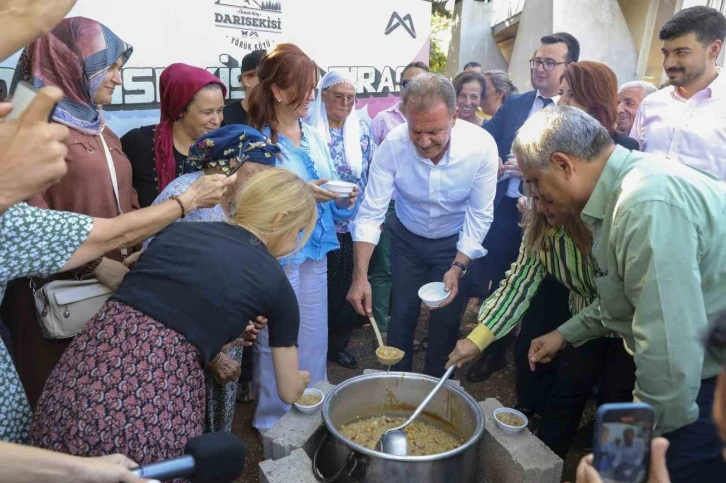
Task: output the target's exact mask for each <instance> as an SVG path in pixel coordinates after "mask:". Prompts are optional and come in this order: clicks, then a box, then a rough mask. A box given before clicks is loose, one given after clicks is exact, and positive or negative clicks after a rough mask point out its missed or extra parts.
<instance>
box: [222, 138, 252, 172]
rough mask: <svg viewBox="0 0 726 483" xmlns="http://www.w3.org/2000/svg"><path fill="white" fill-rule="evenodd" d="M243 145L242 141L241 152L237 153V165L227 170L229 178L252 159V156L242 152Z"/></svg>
mask: <svg viewBox="0 0 726 483" xmlns="http://www.w3.org/2000/svg"><path fill="white" fill-rule="evenodd" d="M242 146H243V144H242V143H240V146H239V153H237V165H236V166H235V167H234V168H232V169H230V170H229V171H228V172H227V177H228V178H229V177H230V176H232V175H233V174H234V173H236V172H237V171H239V169H240V168H241V167H242V165H243V164H245V163H246V162H247V160H248V159H250V157H249V156H247V155H246V154H242Z"/></svg>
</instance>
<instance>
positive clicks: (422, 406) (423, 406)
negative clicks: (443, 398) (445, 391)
mask: <svg viewBox="0 0 726 483" xmlns="http://www.w3.org/2000/svg"><path fill="white" fill-rule="evenodd" d="M455 370H456V364H452V365H451V367H449V368H448V369H447V371H446V372H445V373H444V375H443V376H442V377H441V380H439V382H438V384H436V387H434V390H433V391H431V393H430V394H429V395H428V396H426V399H424V400H423V401H422V402H421V404H419V405H418V407H417V408H416V410H415V411H414V412H413V414H412V415H411V417H410V418H408V421H406V422H405V423H403V425H402V426H399V427H398V428H397V429H403V428H405V427H406V426H408V425H409V424H411V423H412V422H413V420H414V419H416V418H417V417H419V415H420V414H421V413H422V412H423V410H424V409H426V406H428V405H429V403H430V402H431V400H432V399H433V398H434V396H436V393H438V392H439V390H440V389H441V388H442V387H443V385H444V384H446V381H447V380H448V379H449V377H451V375H452V374H453V373H454V371H455Z"/></svg>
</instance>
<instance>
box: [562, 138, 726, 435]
mask: <svg viewBox="0 0 726 483" xmlns="http://www.w3.org/2000/svg"><path fill="white" fill-rule="evenodd" d="M582 218H583V219H584V220H585V221H586V222H587V223H589V224H590V225H591V226H592V228H593V234H594V244H593V254H594V255H595V258H596V260H597V265H598V267H599V269H600V273H598V274H597V276H596V279H595V283H596V284H597V289H598V295H599V297H600V319H601V321H602V322H600V321H599V320H597V318H588V317H586V316H585V317H581V314H578V315H576V316H575V317H573V318H572V319H570V320H569V321H568V322H566V323H565V324H564V325H563V326H561V327H560V329H559V330H560V332H561V333H562V335H563V336H564V337H565V339H566V340H567V341H568V342H570V343H572V344H575V345H578V344H581V343H583V342H585V341H587V340H589V339H592V338H595V337H598V336H599V335H601V334H602V332H603V330H605V331H607V330H614V331H615V332H617V333H618V334H620V335H621V336H622V337H623V339H624V340H625V343H626V344H627V346H628V348H629V349H630V350H631V351H632V352H633V354H634V359H635V366H636V382H635V390H634V392H633V394H634V396H635V398H636V400H640V401H643V402H646V403H649V404H650V405H652V406H653V408H654V409H655V412H656V426H655V431H656V433H658V434H662V433H668V432H670V431H674V430H676V429H678V428H680V427H683V426H685V425H687V424H690V423H692V422H694V421H695V420H696V419H697V417H698V406H697V405H696V395H697V393H698V390H699V388H700V385H701V380H702V379H706V378H710V377H714V376H716V375H717V374H718V373H719V372H720V370H721V366H720V363H719V361H718V360H717V358H716V357H715V356H714V355H713V354H710V353H707V352H706V351H705V349H704V347H703V345H702V343H701V340H700V338H701V337H702V336H703V334H704V333H705V331H706V328H707V326H708V323H709V320H713V319H714V318H715V317H716V315H718V314H719V312H721V311H723V310H724V309H726V296H725V295H726V293H725V292H726V242H725V241H726V184H724V183H722V182H721V181H720V180H718V179H717V178H715V177H712V176H710V175H708V174H705V173H702V172H700V171H697V170H695V169H693V168H689V167H688V166H685V165H683V164H681V163H679V162H677V161H671V160H666V159H665V158H662V157H659V156H655V155H649V154H644V153H639V152H635V151H632V152H631V151H628V150H626V149H623V148H621V147H616V148H615V151H614V152H613V153H612V155H611V156H610V158H609V159H608V161H607V164H606V165H605V168H604V170H603V173H602V174H601V176H600V179H599V180H598V182H597V185H596V186H595V189H594V191H593V193H592V196H590V199H589V201H588V202H587V204H586V205H585V208H584V209H583V211H582Z"/></svg>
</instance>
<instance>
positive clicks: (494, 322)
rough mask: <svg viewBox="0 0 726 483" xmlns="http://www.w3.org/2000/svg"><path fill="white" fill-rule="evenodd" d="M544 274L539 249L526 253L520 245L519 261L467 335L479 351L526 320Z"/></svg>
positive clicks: (484, 307) (483, 308) (487, 302)
mask: <svg viewBox="0 0 726 483" xmlns="http://www.w3.org/2000/svg"><path fill="white" fill-rule="evenodd" d="M544 277H545V267H544V266H543V265H542V263H541V262H540V260H539V257H538V256H537V254H536V252H534V251H530V252H528V253H525V251H524V246H523V245H522V246H520V248H519V256H518V257H517V261H516V262H514V263H513V264H512V268H511V270H509V271H508V272H507V273H506V275H505V277H504V280H502V283H501V285H500V286H499V288H498V289H497V290H496V291H495V292H494V293H493V294H492V295H491V296H490V297H489V298H488V299H487V300H486V301H485V302H484V304H483V305H482V307H481V310H480V311H479V322H480V323H479V325H478V326H477V327H476V329H474V330H473V331H472V332H471V334H469V336H468V337H467V338H468V339H469V340H471V341H472V342H474V343H475V344H476V345H477V347H479V350H484V349H485V348H486V347H487V346H489V344H491V343H492V342H494V341H495V340H497V339H500V338H502V337H504V336H505V335H507V334H508V333H509V332H510V331H511V330H512V329H513V328H514V327H516V325H517V324H518V323H519V321H520V320H522V317H523V316H524V314H525V313H526V312H527V309H528V308H529V302H530V301H531V300H532V297H534V295H535V294H536V293H537V290H539V287H540V285H541V284H542V280H543V279H544Z"/></svg>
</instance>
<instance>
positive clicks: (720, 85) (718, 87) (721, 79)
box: [668, 67, 726, 102]
mask: <svg viewBox="0 0 726 483" xmlns="http://www.w3.org/2000/svg"><path fill="white" fill-rule="evenodd" d="M716 71H717V72H718V77H716V78H715V79H714V80H713V81H712V82H711V83H710V84H709V85H708V87H706V88H705V89H703V90H702V91H700V92H697V93H696V94H695V95H694V97H695V96H697V95H698V94H700V93H701V92H704V91H708V96H707V97H708V98H715V99H726V76H723V75H721V67H716ZM668 89H670V94H671V97H673V99H675V100H677V101H681V102H688V99H686V98H685V97H683V96H682V95H681V93H680V90H679V89H678V88H677V87H675V86H670V87H668ZM691 99H692V98H691Z"/></svg>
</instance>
